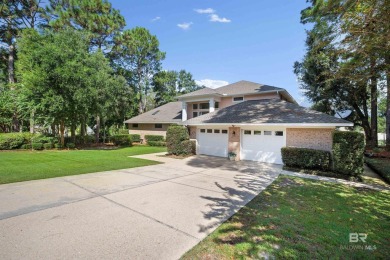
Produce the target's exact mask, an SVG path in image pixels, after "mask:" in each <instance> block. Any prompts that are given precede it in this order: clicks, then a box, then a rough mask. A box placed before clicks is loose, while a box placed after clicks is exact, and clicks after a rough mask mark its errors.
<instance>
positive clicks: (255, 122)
mask: <svg viewBox="0 0 390 260" xmlns="http://www.w3.org/2000/svg"><path fill="white" fill-rule="evenodd" d="M125 123H128V124H129V132H130V133H131V134H140V135H141V138H143V137H144V136H145V135H147V134H160V135H165V134H166V130H167V128H168V126H169V125H170V124H182V125H183V126H186V127H188V129H189V133H190V137H191V139H194V140H196V141H197V153H198V154H205V155H213V156H221V157H227V156H228V153H229V152H234V153H236V154H237V159H238V160H252V161H260V162H268V163H278V164H281V163H282V159H281V148H282V147H285V146H294V147H303V148H312V149H320V150H328V151H330V150H331V149H332V132H333V130H334V129H335V128H336V127H337V126H353V124H352V123H351V122H348V121H345V120H343V119H340V118H336V117H333V116H330V115H327V114H324V113H320V112H317V111H313V110H309V109H307V108H304V107H301V106H299V105H298V104H297V102H296V101H295V100H294V98H293V97H292V96H291V95H290V94H289V93H288V92H287V91H286V90H285V89H283V88H277V87H273V86H268V85H262V84H257V83H253V82H248V81H239V82H237V83H233V84H229V85H226V86H223V87H220V88H217V89H210V88H204V89H200V90H197V91H194V92H191V93H188V94H185V95H182V96H179V97H178V101H176V102H171V103H168V104H166V105H163V106H160V107H158V108H155V109H153V110H150V111H148V112H146V113H144V114H141V115H138V116H136V117H133V118H131V119H129V120H127V121H125Z"/></svg>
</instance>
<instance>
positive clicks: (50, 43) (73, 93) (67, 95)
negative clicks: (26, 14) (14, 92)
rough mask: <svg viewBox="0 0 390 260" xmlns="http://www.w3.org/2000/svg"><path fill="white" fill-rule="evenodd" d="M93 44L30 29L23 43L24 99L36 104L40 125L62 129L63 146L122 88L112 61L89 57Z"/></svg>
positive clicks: (77, 36) (73, 35) (75, 35)
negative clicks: (67, 130)
mask: <svg viewBox="0 0 390 260" xmlns="http://www.w3.org/2000/svg"><path fill="white" fill-rule="evenodd" d="M88 44H89V39H88V38H87V37H86V36H85V35H84V34H83V33H82V32H76V31H73V30H64V31H61V32H59V33H53V32H47V33H45V34H43V35H40V34H38V33H37V32H36V31H34V30H26V31H24V32H23V34H22V37H21V38H20V39H19V40H18V48H19V59H18V62H17V73H18V77H19V78H20V85H21V87H22V94H21V96H23V98H24V100H30V103H29V109H30V110H32V111H34V113H35V118H36V120H38V121H39V123H41V124H43V125H45V124H49V125H52V124H53V125H59V133H60V137H61V143H62V144H64V132H65V127H66V126H69V127H70V128H71V132H72V136H74V133H75V129H76V125H77V124H79V122H80V120H81V118H80V117H82V116H83V117H86V116H87V115H89V114H102V113H103V112H102V110H103V107H104V106H103V105H102V104H104V103H103V101H104V100H106V99H107V98H109V97H110V89H111V88H113V87H118V84H117V81H116V80H115V78H113V77H112V76H111V73H112V69H111V68H110V66H109V63H108V60H107V59H106V58H105V57H104V55H103V54H102V53H101V52H95V53H89V52H88ZM122 82H123V81H122Z"/></svg>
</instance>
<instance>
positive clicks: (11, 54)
mask: <svg viewBox="0 0 390 260" xmlns="http://www.w3.org/2000/svg"><path fill="white" fill-rule="evenodd" d="M8 44H9V47H8V83H9V84H10V87H11V90H12V91H15V66H14V64H15V46H14V45H13V44H12V40H10V42H9V43H8ZM12 131H14V132H19V131H20V124H19V120H18V113H17V109H16V106H15V109H14V113H13V115H12Z"/></svg>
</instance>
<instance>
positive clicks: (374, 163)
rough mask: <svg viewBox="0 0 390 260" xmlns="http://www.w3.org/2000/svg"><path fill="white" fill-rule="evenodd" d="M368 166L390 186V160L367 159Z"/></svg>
mask: <svg viewBox="0 0 390 260" xmlns="http://www.w3.org/2000/svg"><path fill="white" fill-rule="evenodd" d="M365 161H366V164H367V166H368V167H370V168H371V169H372V170H374V172H376V173H377V174H378V175H380V176H381V177H382V178H383V179H384V180H385V181H386V182H387V183H388V184H390V167H389V164H390V159H386V158H367V157H366V159H365Z"/></svg>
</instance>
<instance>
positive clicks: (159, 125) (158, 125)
mask: <svg viewBox="0 0 390 260" xmlns="http://www.w3.org/2000/svg"><path fill="white" fill-rule="evenodd" d="M154 128H162V124H154Z"/></svg>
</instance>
